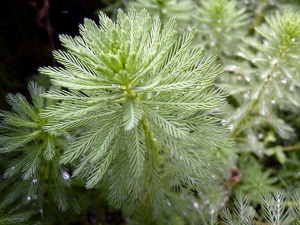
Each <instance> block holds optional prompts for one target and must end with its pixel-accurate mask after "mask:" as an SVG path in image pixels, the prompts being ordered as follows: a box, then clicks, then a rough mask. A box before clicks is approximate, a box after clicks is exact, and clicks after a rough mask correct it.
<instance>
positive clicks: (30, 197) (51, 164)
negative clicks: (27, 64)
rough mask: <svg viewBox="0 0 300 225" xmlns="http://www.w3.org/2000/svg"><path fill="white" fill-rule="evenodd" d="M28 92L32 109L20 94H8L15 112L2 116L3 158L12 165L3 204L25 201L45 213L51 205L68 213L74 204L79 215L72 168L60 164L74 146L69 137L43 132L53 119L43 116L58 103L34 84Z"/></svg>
mask: <svg viewBox="0 0 300 225" xmlns="http://www.w3.org/2000/svg"><path fill="white" fill-rule="evenodd" d="M28 89H29V93H30V96H31V98H32V103H33V104H32V105H31V104H30V103H29V102H28V101H27V100H26V98H25V97H24V96H22V95H20V94H16V95H13V94H8V95H7V103H8V104H10V105H11V106H12V110H11V111H1V112H0V117H1V118H2V121H1V125H0V129H1V136H0V145H1V149H0V150H1V158H2V159H3V160H9V161H10V163H9V166H8V167H9V168H8V169H7V170H6V171H5V173H4V175H3V178H4V179H5V180H4V181H2V184H1V195H2V197H1V204H3V205H6V204H9V203H13V202H15V201H16V200H17V199H21V200H22V202H25V203H27V204H30V205H35V207H34V208H35V209H36V210H37V211H39V212H40V213H43V211H44V210H45V208H47V207H49V205H51V206H50V208H53V206H54V208H55V207H57V208H58V209H59V210H61V211H65V210H66V209H67V207H68V205H69V203H68V202H70V201H72V204H71V208H72V210H75V211H77V212H78V210H79V208H80V207H79V205H78V204H77V203H76V198H75V193H74V192H73V191H72V188H70V187H69V186H70V184H71V180H70V175H69V173H68V167H67V166H66V165H60V164H59V157H60V155H61V154H62V151H63V148H65V147H66V146H65V145H67V144H68V143H69V142H70V141H68V140H67V138H69V135H68V134H67V133H57V132H46V131H44V130H43V128H42V127H43V126H44V125H45V124H46V123H48V122H49V121H50V120H51V119H52V118H46V119H45V118H42V117H40V112H41V110H42V109H44V108H45V107H46V106H50V105H51V104H55V101H53V100H46V99H45V98H43V97H40V95H41V94H44V92H45V89H44V88H42V87H38V86H37V85H36V83H34V82H30V83H29V87H28ZM58 135H61V136H60V137H59V136H58ZM10 186H13V187H14V188H12V189H11V188H10ZM32 202H34V203H32ZM46 202H48V203H46ZM54 212H55V210H54Z"/></svg>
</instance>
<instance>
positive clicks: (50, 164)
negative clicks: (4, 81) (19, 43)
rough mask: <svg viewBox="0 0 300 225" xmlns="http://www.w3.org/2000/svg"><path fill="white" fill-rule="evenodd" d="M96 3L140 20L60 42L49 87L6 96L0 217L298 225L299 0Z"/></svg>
mask: <svg viewBox="0 0 300 225" xmlns="http://www.w3.org/2000/svg"><path fill="white" fill-rule="evenodd" d="M103 3H104V4H105V5H106V6H109V7H107V8H106V10H107V11H106V12H110V13H113V12H114V11H115V10H116V8H117V7H118V6H122V7H123V6H124V8H127V9H129V8H130V6H132V5H133V6H135V7H136V8H138V9H139V11H138V12H136V11H135V10H134V8H130V9H129V12H128V13H127V14H125V13H123V11H122V10H119V11H118V14H117V15H111V17H112V18H114V17H116V20H115V22H113V21H112V20H111V19H109V18H108V17H107V16H106V15H105V14H104V13H102V12H101V13H100V14H99V19H100V23H99V25H97V24H96V23H95V22H94V21H92V20H90V19H86V20H85V22H84V24H83V25H80V26H79V28H80V35H79V36H77V37H71V36H67V35H61V36H60V39H61V41H62V44H63V46H64V48H65V50H58V51H55V52H54V57H55V59H56V60H57V62H58V63H60V65H61V67H44V68H41V69H40V72H41V73H42V74H44V75H47V78H48V77H50V79H51V83H52V84H53V85H56V86H58V88H51V89H50V90H49V91H48V92H45V90H44V89H43V88H41V87H38V86H37V85H36V84H35V83H33V82H31V83H30V85H29V92H30V94H31V97H32V104H30V103H29V102H28V101H27V100H26V99H25V97H23V96H22V95H20V94H16V95H12V94H9V95H8V97H7V100H8V103H9V104H10V105H11V106H12V110H11V111H2V112H1V114H0V115H1V119H2V122H1V136H0V156H1V157H2V158H1V168H4V167H5V168H6V170H5V172H3V181H2V182H1V183H0V190H1V197H2V198H1V199H0V202H1V203H2V206H1V210H0V221H1V218H4V220H5V219H6V218H7V220H11V222H10V223H11V224H13V223H22V224H24V223H25V221H26V220H27V222H28V221H39V222H42V224H66V223H67V221H70V220H73V221H75V220H77V221H76V223H80V224H81V223H82V224H88V222H86V221H84V220H86V219H87V217H88V219H89V221H90V222H89V223H90V224H100V223H101V224H115V223H117V222H115V221H112V220H111V221H110V222H107V221H105V219H103V218H105V216H106V213H107V214H108V213H114V212H115V211H113V209H112V208H111V206H112V207H114V208H117V209H118V210H120V211H121V212H122V216H123V217H124V219H123V220H122V221H123V223H125V224H170V225H174V224H176V225H177V224H178V225H182V224H204V225H216V224H226V225H235V224H236V225H239V224H248V225H252V224H269V225H273V224H274V225H275V224H276V225H279V224H282V225H283V224H300V219H299V214H300V207H299V201H300V197H299V190H296V191H294V190H295V189H296V188H298V186H299V171H300V165H299V160H300V155H299V146H300V145H299V143H300V140H299V132H300V117H299V114H300V109H299V106H300V101H299V100H300V99H299V95H298V92H299V84H300V80H299V71H300V67H299V63H298V57H299V54H300V41H299V40H300V31H299V30H300V29H299V26H300V25H299V24H300V14H299V12H295V11H293V10H292V9H296V5H297V3H296V2H294V1H285V0H282V1H281V0H276V1H264V0H261V1H233V0H232V1H229V0H212V1H208V0H203V1H197V2H196V1H194V2H192V1H177V0H176V1H175V0H170V1H152V0H151V1H149V0H147V1H146V0H143V1H142V0H137V1H135V2H133V1H132V2H130V3H128V4H127V2H126V1H114V4H113V3H111V4H109V5H108V4H107V1H103ZM288 6H289V7H288ZM143 8H146V10H147V11H148V12H149V13H148V12H147V11H146V10H142V9H143ZM140 10H142V11H140ZM195 12H198V13H195ZM192 15H193V19H191V16H192ZM174 16H175V17H176V18H173V17H174ZM175 20H176V21H177V22H178V24H179V26H178V27H177V26H176V22H175ZM193 25H194V26H195V27H196V28H190V26H193ZM185 30H187V31H186V32H184V31H185ZM177 32H178V33H180V34H182V35H181V37H179V38H178V37H177ZM194 46H195V47H194ZM202 48H203V50H202ZM202 51H204V53H205V54H202ZM207 53H208V54H207ZM211 53H213V54H214V55H215V56H212V55H210V54H211ZM218 64H221V65H218ZM222 66H223V67H224V71H223V70H222ZM228 94H229V95H228ZM226 100H227V101H226ZM228 105H229V106H228ZM224 112H225V113H224ZM233 140H234V141H235V145H234V146H233ZM225 165H226V166H225ZM71 180H72V182H71ZM10 187H13V188H10ZM86 189H89V190H86ZM75 190H76V191H75ZM81 191H82V195H81V197H82V200H81V203H78V201H77V200H78V199H79V197H78V196H77V195H75V193H76V194H78V195H79V194H80V193H81ZM242 193H244V194H245V195H246V196H244V195H243V194H242ZM233 196H236V200H235V201H234V204H233V203H232V201H231V199H232V197H233ZM285 196H286V197H287V198H285ZM287 199H291V200H290V201H289V200H287ZM69 202H72V204H68V203H69ZM225 204H226V207H225V208H224V206H225ZM79 205H80V206H81V215H79V216H77V217H76V218H75V216H74V218H65V217H64V216H65V215H68V212H69V210H74V209H75V210H79V208H80V207H79ZM251 205H252V206H254V207H252V206H251ZM26 207H28V210H26ZM120 211H119V212H120ZM93 214H96V215H94V216H93ZM91 215H92V216H91ZM113 217H114V216H113ZM120 217H121V216H120ZM28 219H29V220H28ZM20 221H22V222H20ZM79 221H81V222H79ZM83 221H84V222H83ZM32 223H34V222H32ZM120 223H121V222H120ZM4 224H5V223H4ZM28 224H31V222H28Z"/></svg>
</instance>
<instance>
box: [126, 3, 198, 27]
mask: <svg viewBox="0 0 300 225" xmlns="http://www.w3.org/2000/svg"><path fill="white" fill-rule="evenodd" d="M129 6H134V8H136V9H137V10H142V9H147V11H148V13H149V14H150V15H151V16H152V17H155V16H159V19H160V21H161V23H162V24H163V25H165V24H166V23H167V22H168V21H169V20H170V19H172V18H173V17H175V18H176V22H177V24H178V26H177V29H178V30H179V31H180V32H184V31H185V29H186V27H188V26H190V25H191V21H192V14H193V12H194V7H195V4H194V2H193V1H192V0H136V1H132V2H130V3H129Z"/></svg>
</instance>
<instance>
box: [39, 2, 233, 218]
mask: <svg viewBox="0 0 300 225" xmlns="http://www.w3.org/2000/svg"><path fill="white" fill-rule="evenodd" d="M99 19H100V25H97V24H96V23H95V22H94V21H92V20H89V19H86V20H85V22H84V25H80V36H77V37H75V38H73V37H70V36H66V35H61V36H60V40H61V41H62V43H63V45H64V47H65V48H66V49H67V51H60V50H59V51H55V52H54V56H55V58H56V60H57V61H58V62H59V63H61V64H62V65H63V66H64V67H58V68H53V67H44V68H41V69H40V72H41V73H42V74H44V75H48V76H49V77H50V78H51V82H52V84H53V85H56V86H60V87H62V88H63V89H61V90H52V91H49V92H48V93H45V94H43V97H46V98H47V99H53V100H57V101H59V103H58V104H56V105H51V106H49V107H47V108H46V109H45V110H43V112H42V113H41V116H42V117H44V118H52V117H53V118H54V119H53V120H51V121H49V123H47V124H46V125H45V126H44V129H45V130H46V131H49V132H54V131H56V132H60V131H63V130H72V129H77V128H80V127H82V128H84V130H85V131H84V132H83V133H82V134H81V135H80V136H79V137H78V138H77V139H76V140H75V141H74V142H73V143H72V144H71V145H70V146H69V148H67V149H66V150H65V151H64V153H63V155H62V157H61V159H60V162H61V163H75V164H76V165H77V166H76V169H75V170H74V171H73V176H75V177H78V178H82V179H86V187H87V188H97V187H98V186H99V184H100V185H101V182H102V183H103V182H108V183H109V194H108V200H109V203H110V204H112V205H113V206H115V207H121V206H122V205H127V206H128V207H129V206H130V205H131V206H132V204H133V205H134V206H135V207H137V206H140V207H146V208H147V210H148V211H149V213H150V214H151V217H155V216H157V215H158V214H159V213H160V212H161V211H162V210H164V211H165V210H166V208H170V202H173V200H174V199H172V196H173V194H171V193H178V194H180V196H182V197H181V198H177V204H178V199H181V200H184V199H185V198H184V196H192V195H193V193H194V192H195V191H196V192H201V191H203V190H205V189H206V188H208V187H209V185H210V184H211V182H214V178H216V177H217V175H216V174H217V173H220V171H219V170H220V168H221V165H220V162H218V161H217V160H215V159H213V157H211V155H210V149H212V148H216V147H226V146H227V147H228V146H231V145H232V141H231V138H230V135H229V128H228V127H226V126H222V123H221V119H220V118H219V117H218V115H219V114H220V113H222V111H223V109H224V107H225V106H226V101H225V98H226V96H227V94H228V93H227V91H226V90H223V89H219V88H216V87H214V86H213V83H214V79H215V77H216V76H218V75H219V74H220V73H221V72H222V69H221V68H220V66H218V65H214V63H213V62H214V60H215V58H214V57H212V56H207V55H202V50H201V48H200V47H196V48H194V49H190V44H191V42H192V39H193V36H194V33H195V30H194V29H190V30H188V31H187V32H185V33H184V34H183V35H182V36H181V37H179V38H177V32H176V22H175V19H174V18H173V19H171V20H170V21H169V22H168V23H167V24H166V25H165V26H163V27H162V26H161V23H160V20H159V18H158V17H156V18H154V19H151V17H150V16H149V14H148V13H147V11H146V10H142V11H141V12H140V13H138V12H136V11H135V10H134V9H133V8H131V9H130V12H129V13H128V14H124V13H123V12H122V11H121V10H119V11H118V15H117V20H116V22H113V21H111V20H110V19H109V18H108V17H107V16H106V15H105V14H103V13H100V16H99ZM190 204H192V203H190ZM179 210H180V209H179ZM127 211H130V210H127Z"/></svg>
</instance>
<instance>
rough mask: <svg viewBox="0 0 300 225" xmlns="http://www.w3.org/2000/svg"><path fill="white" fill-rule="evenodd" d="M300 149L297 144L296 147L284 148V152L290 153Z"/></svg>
mask: <svg viewBox="0 0 300 225" xmlns="http://www.w3.org/2000/svg"><path fill="white" fill-rule="evenodd" d="M298 149H300V145H299V144H296V145H290V146H285V147H283V151H284V152H288V151H293V150H298Z"/></svg>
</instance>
